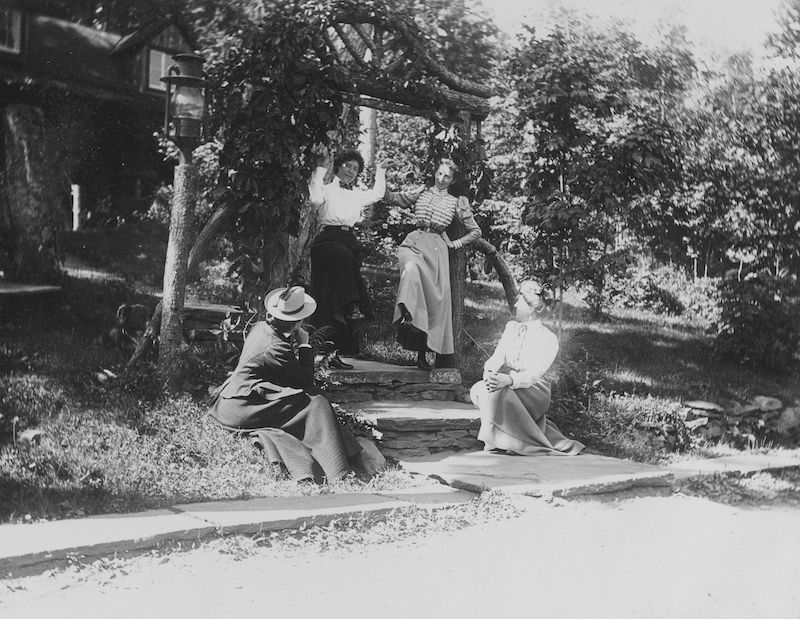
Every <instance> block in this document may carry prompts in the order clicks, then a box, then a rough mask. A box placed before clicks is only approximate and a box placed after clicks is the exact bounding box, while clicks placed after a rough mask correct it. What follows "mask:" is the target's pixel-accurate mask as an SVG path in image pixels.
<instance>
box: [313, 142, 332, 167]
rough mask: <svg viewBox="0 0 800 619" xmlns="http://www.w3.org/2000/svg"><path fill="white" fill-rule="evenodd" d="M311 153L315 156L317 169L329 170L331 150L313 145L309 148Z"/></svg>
mask: <svg viewBox="0 0 800 619" xmlns="http://www.w3.org/2000/svg"><path fill="white" fill-rule="evenodd" d="M311 152H312V153H314V154H315V155H316V156H317V167H319V168H330V167H331V166H332V165H333V155H331V149H330V148H328V147H327V146H325V145H324V144H314V146H312V147H311Z"/></svg>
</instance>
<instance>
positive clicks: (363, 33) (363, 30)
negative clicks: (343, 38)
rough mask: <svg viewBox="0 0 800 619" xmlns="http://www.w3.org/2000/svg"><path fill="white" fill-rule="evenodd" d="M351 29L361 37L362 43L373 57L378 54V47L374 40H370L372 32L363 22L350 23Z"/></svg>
mask: <svg viewBox="0 0 800 619" xmlns="http://www.w3.org/2000/svg"><path fill="white" fill-rule="evenodd" d="M352 26H353V30H355V31H356V32H357V33H358V36H360V37H361V40H362V41H364V45H366V46H367V47H368V48H369V50H370V51H371V52H372V57H373V58H375V57H377V56H378V47H377V46H376V45H375V41H373V40H372V36H373V32H374V28H373V32H370V31H369V28H367V27H366V26H365V25H364V24H352Z"/></svg>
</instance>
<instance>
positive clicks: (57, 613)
mask: <svg viewBox="0 0 800 619" xmlns="http://www.w3.org/2000/svg"><path fill="white" fill-rule="evenodd" d="M519 504H520V505H523V506H524V508H525V511H524V513H522V514H521V515H520V516H519V517H516V518H513V519H510V520H499V521H495V522H491V523H489V524H483V525H480V526H473V527H468V528H466V529H463V530H460V531H456V532H436V533H431V534H426V535H418V536H414V537H411V538H410V539H404V540H402V541H400V542H396V543H380V544H369V543H367V544H363V543H360V544H355V545H347V544H345V545H344V546H342V545H337V544H323V546H324V545H327V546H329V547H332V548H333V549H331V550H327V551H323V552H321V553H320V549H321V547H322V546H320V543H319V541H320V539H321V538H317V541H316V542H314V543H313V544H302V543H298V546H297V548H296V549H293V548H292V547H291V546H287V545H285V544H284V545H282V546H281V547H280V550H279V551H277V550H276V549H275V548H267V547H260V546H256V545H254V544H253V543H252V542H251V541H250V540H249V539H244V538H238V539H229V540H224V541H221V542H218V543H215V544H210V545H206V546H203V547H202V548H200V549H197V550H193V551H189V552H184V553H177V554H171V555H161V556H153V557H140V558H137V559H134V560H131V561H126V562H118V563H113V564H109V565H108V567H106V568H103V567H98V566H95V567H94V568H92V569H88V570H87V569H84V570H80V571H78V572H71V573H61V574H58V575H50V576H38V577H35V578H28V579H22V580H16V581H6V582H5V583H0V589H1V590H2V593H0V599H2V602H0V615H2V616H5V617H14V618H17V617H19V618H23V617H37V618H41V617H62V618H63V617H166V616H170V617H223V616H233V617H236V616H271V617H281V619H290V618H295V617H298V618H299V617H304V618H305V617H325V618H338V617H354V616H366V617H372V616H374V617H381V618H394V617H397V618H403V619H408V618H409V617H422V618H428V617H439V618H449V617H459V618H471V617H476V618H477V617H482V618H485V617H512V616H520V617H534V616H553V617H555V616H557V617H560V618H564V617H584V618H585V617H593V618H594V617H631V618H636V619H640V618H661V617H664V618H667V617H669V618H673V617H680V618H691V617H697V618H702V619H712V618H716V617H719V618H725V619H732V618H737V617H741V618H743V619H744V618H746V619H754V618H758V617H769V618H770V619H781V618H787V619H789V618H791V619H797V617H800V587H798V586H797V583H798V582H800V535H798V527H799V526H800V510H798V509H797V508H795V507H786V506H783V507H775V508H768V507H765V506H762V507H755V508H753V507H746V508H741V507H732V506H727V505H722V504H719V503H714V502H711V501H708V500H706V499H701V498H696V497H687V496H682V495H675V496H672V497H649V498H634V499H627V500H623V501H616V502H609V503H597V502H569V503H564V504H560V505H553V504H547V503H545V502H544V501H541V500H534V499H524V500H521V503H519Z"/></svg>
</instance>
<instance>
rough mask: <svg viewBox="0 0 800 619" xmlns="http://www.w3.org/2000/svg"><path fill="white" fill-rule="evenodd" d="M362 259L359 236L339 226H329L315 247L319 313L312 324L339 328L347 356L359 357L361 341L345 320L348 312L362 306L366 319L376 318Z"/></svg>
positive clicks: (313, 274) (337, 338) (313, 267)
mask: <svg viewBox="0 0 800 619" xmlns="http://www.w3.org/2000/svg"><path fill="white" fill-rule="evenodd" d="M361 256H362V249H361V245H360V244H359V243H358V240H357V239H356V236H355V234H353V232H351V231H348V230H342V229H341V228H337V227H335V226H326V227H325V228H324V229H323V230H322V232H320V233H319V234H318V235H317V237H316V238H315V239H314V242H313V243H312V245H311V294H312V295H313V296H314V299H316V301H317V311H316V312H314V315H313V316H312V317H311V319H310V322H311V323H312V324H313V325H314V326H316V327H324V326H335V327H336V332H335V333H334V335H333V340H334V342H335V343H336V345H337V348H338V349H339V352H340V353H342V354H346V355H354V354H358V338H357V334H356V333H355V330H354V329H353V326H352V325H351V324H350V323H349V322H348V321H347V320H345V318H344V312H345V309H346V308H347V307H348V306H349V305H351V304H352V303H358V304H359V306H360V308H361V312H362V313H363V314H364V316H366V317H367V318H372V316H373V313H372V304H371V303H370V299H369V294H368V292H367V286H366V283H365V282H364V278H363V277H362V275H361Z"/></svg>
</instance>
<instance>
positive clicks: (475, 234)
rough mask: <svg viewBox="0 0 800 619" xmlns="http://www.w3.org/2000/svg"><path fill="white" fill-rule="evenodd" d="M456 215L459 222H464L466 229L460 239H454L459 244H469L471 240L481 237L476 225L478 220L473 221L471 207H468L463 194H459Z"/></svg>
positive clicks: (478, 227)
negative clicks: (459, 242)
mask: <svg viewBox="0 0 800 619" xmlns="http://www.w3.org/2000/svg"><path fill="white" fill-rule="evenodd" d="M456 216H457V217H458V218H459V219H460V220H461V223H463V224H464V227H465V228H466V229H467V233H466V234H465V235H464V236H462V237H461V238H460V239H456V240H458V241H461V246H462V247H463V246H464V245H469V244H470V243H472V242H473V241H477V240H478V239H479V238H481V228H480V226H479V225H478V222H476V221H475V216H474V215H473V214H472V209H471V208H470V207H469V200H467V199H466V198H465V197H464V196H459V198H458V204H457V206H456Z"/></svg>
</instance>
